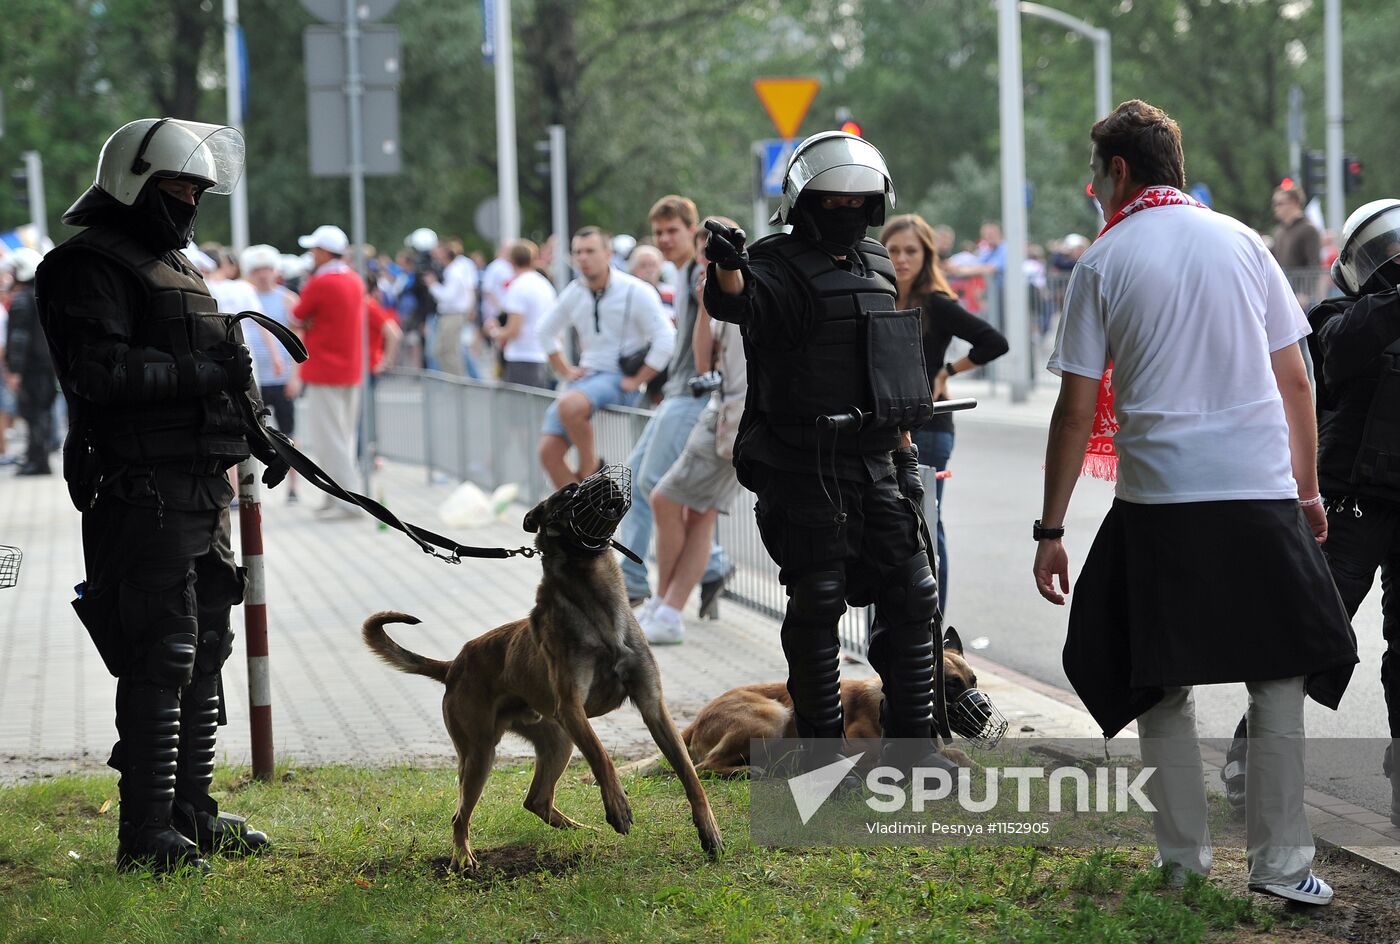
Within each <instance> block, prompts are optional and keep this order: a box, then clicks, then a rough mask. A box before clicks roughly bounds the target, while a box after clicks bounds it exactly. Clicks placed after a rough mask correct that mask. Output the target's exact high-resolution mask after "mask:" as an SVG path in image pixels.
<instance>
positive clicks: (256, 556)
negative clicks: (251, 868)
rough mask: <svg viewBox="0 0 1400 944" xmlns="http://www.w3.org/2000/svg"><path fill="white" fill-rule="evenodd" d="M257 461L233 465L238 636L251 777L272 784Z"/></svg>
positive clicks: (268, 676)
mask: <svg viewBox="0 0 1400 944" xmlns="http://www.w3.org/2000/svg"><path fill="white" fill-rule="evenodd" d="M260 468H261V465H260V464H259V463H258V461H257V460H256V459H244V460H243V461H242V462H240V463H238V534H239V545H240V547H241V548H242V551H243V566H244V567H246V568H247V569H248V587H247V592H246V594H245V596H244V598H243V634H244V638H245V640H246V641H245V643H244V645H245V647H246V648H247V650H248V715H249V718H248V723H249V727H250V729H251V730H250V734H251V735H252V745H253V776H254V778H256V779H258V780H271V779H272V759H273V758H272V675H271V672H270V668H269V664H268V657H267V580H266V578H265V577H264V576H263V540H262V498H261V495H260V491H261V486H260V485H259V484H258V470H259V469H260Z"/></svg>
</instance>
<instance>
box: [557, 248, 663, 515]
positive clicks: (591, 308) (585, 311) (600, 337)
mask: <svg viewBox="0 0 1400 944" xmlns="http://www.w3.org/2000/svg"><path fill="white" fill-rule="evenodd" d="M572 249H573V258H574V266H575V267H576V268H577V269H578V271H579V277H578V278H576V279H574V280H573V281H572V282H570V283H569V284H568V285H567V286H566V287H565V288H564V291H562V292H560V293H559V298H558V300H557V301H556V302H555V304H554V307H553V308H551V309H550V310H549V313H548V314H547V315H545V316H544V318H542V319H540V324H539V327H538V328H537V329H536V331H535V337H536V338H538V340H539V343H540V347H542V348H543V349H544V350H545V353H546V356H547V357H548V358H549V363H550V366H552V367H553V368H554V372H555V373H556V374H558V375H559V377H560V379H562V380H563V381H564V382H565V389H564V393H563V394H562V395H561V396H560V397H559V399H557V400H555V401H554V403H553V404H551V405H550V407H549V409H548V410H547V411H545V415H544V424H543V427H542V428H541V430H540V444H539V457H540V465H541V466H542V467H543V468H544V470H545V472H546V473H547V474H548V475H549V479H550V481H551V482H553V483H554V487H555V488H563V487H564V486H565V485H567V484H568V483H570V482H581V481H583V480H584V479H585V478H587V477H588V476H590V475H592V474H593V473H594V472H597V471H598V470H599V469H601V468H602V467H603V466H604V465H606V464H607V463H606V462H605V460H604V459H603V458H602V457H600V456H599V455H598V452H597V449H596V448H595V443H594V437H593V424H592V417H593V414H594V413H596V412H597V411H598V410H603V409H607V408H608V407H610V406H635V405H636V403H637V399H638V398H639V397H640V396H641V388H642V386H643V385H644V384H646V382H647V381H648V380H650V379H651V378H653V377H655V376H656V375H657V374H658V373H659V372H660V371H661V370H662V368H664V367H665V366H666V365H667V364H668V363H670V360H671V351H672V350H673V349H674V348H675V344H676V329H675V328H673V327H672V326H671V322H670V321H669V320H668V319H667V318H666V316H665V314H664V313H663V312H662V311H661V298H660V296H658V295H657V294H656V292H655V291H653V290H652V288H651V286H650V285H648V284H647V283H645V282H643V281H642V280H641V279H639V278H637V277H636V276H633V275H628V274H627V273H626V272H619V271H618V270H616V269H614V268H612V267H611V265H610V260H609V245H608V236H607V233H604V232H603V231H602V230H601V229H599V228H598V227H596V226H585V227H583V228H582V229H580V230H579V231H578V232H576V233H574V239H573V244H572ZM570 326H572V327H573V329H574V331H576V332H577V333H578V345H579V362H578V364H570V363H569V361H568V359H567V358H566V357H565V356H564V349H563V346H562V345H561V344H560V343H559V338H560V335H562V334H563V333H564V329H566V328H568V327H570ZM624 368H625V370H624ZM570 446H573V447H575V448H576V449H577V450H578V466H577V468H570V467H569V465H568V462H567V461H566V460H565V458H564V457H565V455H566V454H567V453H568V451H569V447H570Z"/></svg>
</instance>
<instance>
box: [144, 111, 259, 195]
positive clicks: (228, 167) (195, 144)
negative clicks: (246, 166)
mask: <svg viewBox="0 0 1400 944" xmlns="http://www.w3.org/2000/svg"><path fill="white" fill-rule="evenodd" d="M159 133H160V134H166V135H169V136H170V138H171V139H172V140H171V141H169V142H168V143H169V144H171V145H172V146H174V147H176V148H178V151H177V152H176V153H178V154H181V155H183V159H182V160H180V161H179V162H178V163H177V162H176V161H173V160H172V161H170V162H169V163H168V164H166V168H167V169H164V170H158V171H156V172H154V173H153V174H152V176H155V177H180V178H188V179H194V180H198V181H199V182H200V183H201V184H202V185H203V186H204V187H205V189H206V191H207V192H209V193H232V192H233V188H234V187H235V186H237V184H238V181H239V179H240V178H241V177H242V176H243V135H241V134H240V133H239V132H238V131H237V130H236V129H234V128H230V127H229V126H228V125H211V124H205V123H203V122H198V121H181V120H179V119H174V118H172V119H170V120H169V121H167V122H166V123H165V126H164V127H162V128H161V129H160V131H159ZM176 167H178V168H179V169H178V170H171V169H170V168H176Z"/></svg>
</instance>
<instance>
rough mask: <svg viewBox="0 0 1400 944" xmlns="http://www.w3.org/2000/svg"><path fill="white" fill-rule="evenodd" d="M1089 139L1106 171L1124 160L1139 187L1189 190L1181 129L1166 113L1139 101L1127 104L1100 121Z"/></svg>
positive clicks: (1134, 100)
mask: <svg viewBox="0 0 1400 944" xmlns="http://www.w3.org/2000/svg"><path fill="white" fill-rule="evenodd" d="M1089 138H1090V139H1091V140H1092V141H1093V142H1094V148H1095V149H1096V150H1097V152H1098V155H1099V160H1100V161H1101V162H1102V166H1103V167H1104V169H1107V168H1108V164H1109V162H1110V161H1111V160H1113V159H1114V158H1115V157H1121V158H1123V160H1124V161H1125V162H1126V163H1127V165H1128V173H1129V174H1130V175H1131V177H1132V179H1133V181H1134V182H1135V183H1139V184H1142V185H1144V186H1147V187H1153V186H1167V187H1176V188H1177V189H1179V190H1184V189H1185V188H1186V158H1185V156H1184V155H1183V154H1182V153H1181V127H1180V126H1179V125H1178V124H1177V123H1176V122H1175V121H1173V120H1172V119H1171V117H1170V116H1168V115H1167V113H1166V112H1164V111H1162V109H1160V108H1157V107H1156V106H1154V105H1149V104H1147V102H1144V101H1139V100H1138V99H1133V100H1132V101H1130V102H1124V103H1123V104H1121V105H1119V106H1118V107H1117V108H1115V109H1113V111H1112V112H1111V113H1110V114H1109V115H1107V116H1106V117H1104V118H1100V119H1099V121H1098V122H1097V123H1096V124H1095V125H1094V128H1093V130H1092V131H1090V132H1089Z"/></svg>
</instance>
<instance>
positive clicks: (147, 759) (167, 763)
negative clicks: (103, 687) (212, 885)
mask: <svg viewBox="0 0 1400 944" xmlns="http://www.w3.org/2000/svg"><path fill="white" fill-rule="evenodd" d="M117 732H118V734H119V735H120V737H121V740H120V741H119V742H118V745H117V748H116V750H115V751H113V754H112V760H111V761H110V763H111V765H112V766H113V767H115V768H116V769H117V770H119V771H121V780H120V783H119V787H118V789H119V791H120V795H121V822H120V825H119V827H118V831H117V867H118V868H119V869H132V868H150V869H152V870H153V871H155V872H168V871H171V870H173V869H176V868H179V867H180V866H184V865H188V866H192V867H194V868H196V869H199V870H207V869H208V866H207V865H206V864H205V862H204V860H202V859H200V858H199V854H198V850H197V848H196V847H195V844H194V843H193V842H191V841H190V839H189V838H188V837H187V836H185V835H183V834H182V833H180V832H179V831H178V830H176V829H175V828H174V827H173V825H172V820H171V815H172V805H173V803H174V800H175V767H176V760H177V751H178V748H179V742H180V693H179V690H178V689H175V688H172V687H168V686H163V685H161V684H160V683H158V682H151V681H147V680H135V679H130V678H123V679H121V680H119V681H118V682H117Z"/></svg>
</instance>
